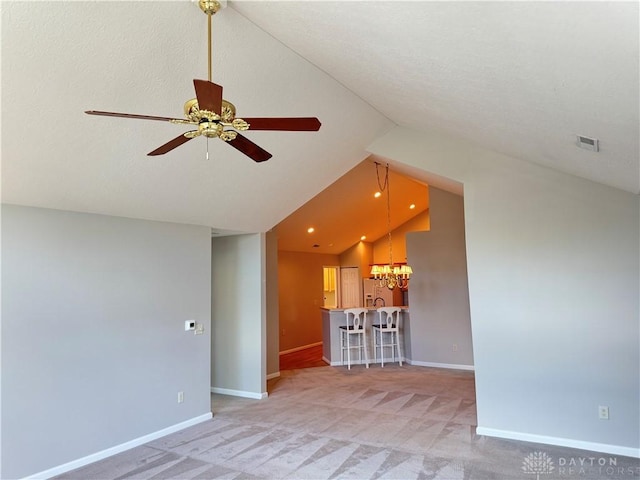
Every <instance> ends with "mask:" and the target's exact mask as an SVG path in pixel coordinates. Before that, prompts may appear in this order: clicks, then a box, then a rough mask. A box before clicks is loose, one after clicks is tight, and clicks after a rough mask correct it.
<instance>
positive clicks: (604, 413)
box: [598, 405, 609, 420]
mask: <svg viewBox="0 0 640 480" xmlns="http://www.w3.org/2000/svg"><path fill="white" fill-rule="evenodd" d="M598 418H600V420H609V407H605V406H602V405H600V406H599V407H598Z"/></svg>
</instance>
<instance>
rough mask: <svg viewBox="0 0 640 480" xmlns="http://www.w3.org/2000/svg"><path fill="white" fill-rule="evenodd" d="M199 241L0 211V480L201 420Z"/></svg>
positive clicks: (172, 232)
mask: <svg viewBox="0 0 640 480" xmlns="http://www.w3.org/2000/svg"><path fill="white" fill-rule="evenodd" d="M210 236H211V235H210V230H209V229H208V228H203V227H193V226H185V225H175V224H170V223H161V222H151V221H141V220H131V219H126V218H117V217H109V216H102V215H90V214H79V213H72V212H63V211H57V210H47V209H38V208H30V207H19V206H11V205H3V206H2V440H3V441H2V459H3V462H2V472H1V473H0V476H1V477H2V478H16V477H22V476H26V475H30V474H34V473H37V472H41V471H44V470H48V469H51V468H53V467H56V466H59V465H61V464H64V463H67V462H70V461H73V460H77V459H79V458H82V457H84V456H87V455H89V454H93V453H95V452H99V451H101V450H104V449H107V448H110V447H113V446H116V445H120V444H122V443H124V442H128V441H132V440H133V439H136V438H139V437H141V436H144V435H147V434H150V433H153V432H156V431H158V430H161V429H164V428H167V427H170V426H172V425H175V424H178V423H181V422H183V421H187V420H189V419H192V418H194V417H198V416H202V415H203V414H208V413H209V412H210V411H211V408H210V393H209V386H208V381H209V330H210V328H209V327H210V302H209V298H210V272H209V268H210V253H211V249H210ZM187 319H194V320H197V321H198V322H201V323H203V324H204V325H205V334H204V335H199V336H194V335H193V332H185V331H184V321H185V320H187ZM178 391H182V392H184V403H181V404H178V403H177V392H178Z"/></svg>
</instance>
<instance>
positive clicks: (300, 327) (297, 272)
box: [278, 250, 340, 352]
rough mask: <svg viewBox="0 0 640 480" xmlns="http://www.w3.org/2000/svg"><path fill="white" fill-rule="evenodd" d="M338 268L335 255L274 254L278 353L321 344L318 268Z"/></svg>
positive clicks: (321, 278) (320, 280) (320, 284)
mask: <svg viewBox="0 0 640 480" xmlns="http://www.w3.org/2000/svg"><path fill="white" fill-rule="evenodd" d="M339 264H340V259H339V257H338V255H327V254H320V253H302V252H287V251H282V250H281V251H280V252H278V284H279V285H278V286H279V294H278V298H279V301H278V306H279V307H278V308H279V311H280V351H281V352H283V351H287V350H291V349H293V348H296V347H302V346H304V345H310V344H313V343H317V342H321V341H322V317H321V315H320V307H321V306H322V304H323V299H322V288H323V284H322V281H323V277H322V267H323V266H331V265H339ZM283 332H284V334H283Z"/></svg>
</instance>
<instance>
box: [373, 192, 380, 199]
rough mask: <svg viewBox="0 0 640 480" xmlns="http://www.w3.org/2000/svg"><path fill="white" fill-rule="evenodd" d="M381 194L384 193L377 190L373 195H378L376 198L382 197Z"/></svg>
mask: <svg viewBox="0 0 640 480" xmlns="http://www.w3.org/2000/svg"><path fill="white" fill-rule="evenodd" d="M380 195H382V193H380V192H376V193H374V194H373V196H374V197H376V198H380Z"/></svg>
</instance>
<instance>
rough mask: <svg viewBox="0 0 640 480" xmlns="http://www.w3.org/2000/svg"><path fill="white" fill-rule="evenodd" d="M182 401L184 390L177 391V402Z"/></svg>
mask: <svg viewBox="0 0 640 480" xmlns="http://www.w3.org/2000/svg"><path fill="white" fill-rule="evenodd" d="M182 402H184V392H178V403H182Z"/></svg>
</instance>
